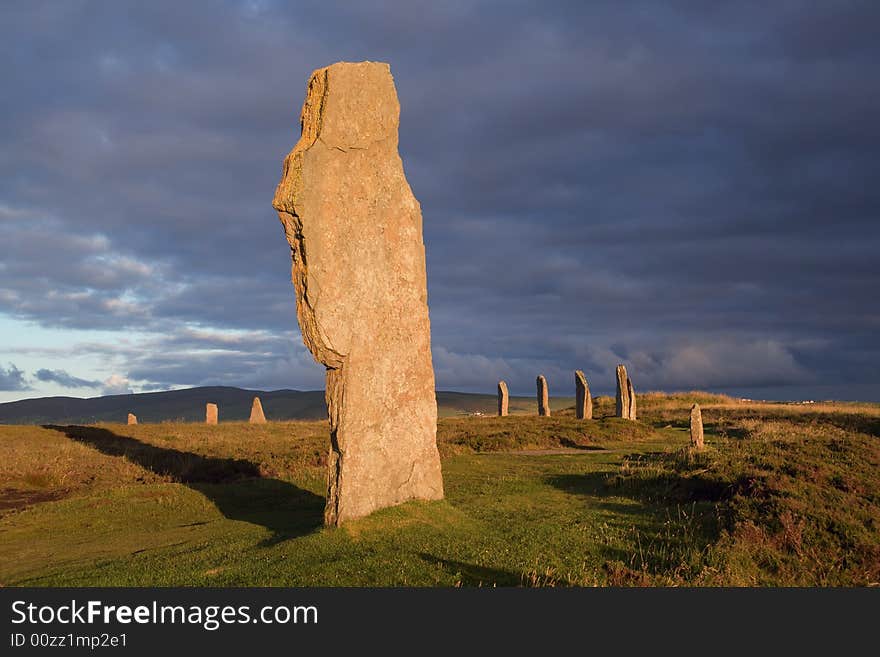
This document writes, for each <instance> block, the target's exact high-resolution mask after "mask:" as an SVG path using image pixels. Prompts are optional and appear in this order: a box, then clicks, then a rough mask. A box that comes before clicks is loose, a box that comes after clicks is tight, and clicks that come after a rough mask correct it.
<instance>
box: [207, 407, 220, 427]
mask: <svg viewBox="0 0 880 657" xmlns="http://www.w3.org/2000/svg"><path fill="white" fill-rule="evenodd" d="M217 418H218V412H217V404H205V424H217Z"/></svg>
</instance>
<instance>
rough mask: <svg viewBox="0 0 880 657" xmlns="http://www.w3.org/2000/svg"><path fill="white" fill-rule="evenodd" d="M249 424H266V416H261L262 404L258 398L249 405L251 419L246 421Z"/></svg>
mask: <svg viewBox="0 0 880 657" xmlns="http://www.w3.org/2000/svg"><path fill="white" fill-rule="evenodd" d="M248 422H250V423H251V424H266V416H265V415H264V414H263V404H261V403H260V398H259V397H254V402H253V403H252V404H251V417H250V419H249V420H248Z"/></svg>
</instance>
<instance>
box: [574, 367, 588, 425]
mask: <svg viewBox="0 0 880 657" xmlns="http://www.w3.org/2000/svg"><path fill="white" fill-rule="evenodd" d="M574 412H575V416H576V417H577V418H578V419H579V420H592V419H593V398H592V397H591V396H590V386H589V385H587V377H585V376H584V373H583V372H581V371H580V370H575V372H574Z"/></svg>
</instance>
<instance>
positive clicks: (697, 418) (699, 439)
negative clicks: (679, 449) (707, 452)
mask: <svg viewBox="0 0 880 657" xmlns="http://www.w3.org/2000/svg"><path fill="white" fill-rule="evenodd" d="M691 445H692V446H693V447H694V448H695V449H703V414H702V412H700V405H699V404H694V405H693V406H691Z"/></svg>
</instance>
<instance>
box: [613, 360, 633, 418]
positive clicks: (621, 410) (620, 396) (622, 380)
mask: <svg viewBox="0 0 880 657" xmlns="http://www.w3.org/2000/svg"><path fill="white" fill-rule="evenodd" d="M629 409H630V401H629V377H628V376H627V374H626V367H624V366H623V365H618V366H617V396H616V399H615V406H614V414H615V415H616V416H617V417H622V418H624V419H629Z"/></svg>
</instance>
